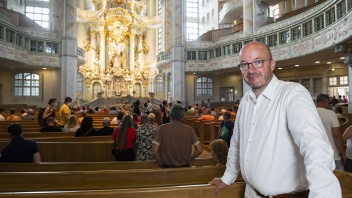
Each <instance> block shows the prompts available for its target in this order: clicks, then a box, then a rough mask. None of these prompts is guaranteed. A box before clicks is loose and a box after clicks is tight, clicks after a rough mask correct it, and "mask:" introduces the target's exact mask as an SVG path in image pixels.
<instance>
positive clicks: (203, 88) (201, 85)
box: [196, 77, 213, 97]
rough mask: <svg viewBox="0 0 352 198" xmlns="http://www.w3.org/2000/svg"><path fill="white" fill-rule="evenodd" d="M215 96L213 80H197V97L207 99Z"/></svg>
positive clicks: (204, 78) (202, 78)
mask: <svg viewBox="0 0 352 198" xmlns="http://www.w3.org/2000/svg"><path fill="white" fill-rule="evenodd" d="M212 95H213V80H212V79H211V78H207V77H200V78H197V82H196V96H198V97H202V96H203V97H206V96H212Z"/></svg>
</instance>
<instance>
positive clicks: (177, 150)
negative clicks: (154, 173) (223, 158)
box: [153, 105, 203, 168]
mask: <svg viewBox="0 0 352 198" xmlns="http://www.w3.org/2000/svg"><path fill="white" fill-rule="evenodd" d="M184 113H185V111H184V110H183V107H182V106H181V105H174V106H173V107H172V109H171V111H170V119H171V123H167V124H163V125H160V126H159V128H158V131H157V133H156V135H155V137H154V140H153V144H154V146H153V156H154V158H155V160H156V161H157V162H158V164H159V166H160V167H162V168H177V167H189V163H190V162H191V161H192V160H194V159H196V158H197V157H198V156H199V155H200V154H201V153H202V152H203V148H202V144H201V143H200V142H199V140H198V137H197V135H196V133H195V132H194V130H193V128H192V127H190V126H187V125H185V124H182V120H183V116H184ZM192 147H194V151H193V153H192Z"/></svg>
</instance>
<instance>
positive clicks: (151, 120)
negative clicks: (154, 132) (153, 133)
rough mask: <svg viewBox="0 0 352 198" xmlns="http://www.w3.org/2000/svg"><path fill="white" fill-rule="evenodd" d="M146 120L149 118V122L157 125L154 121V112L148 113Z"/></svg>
mask: <svg viewBox="0 0 352 198" xmlns="http://www.w3.org/2000/svg"><path fill="white" fill-rule="evenodd" d="M141 120H142V119H141ZM148 120H149V124H152V125H155V126H156V127H158V126H159V125H158V123H156V122H155V114H154V113H149V115H148Z"/></svg>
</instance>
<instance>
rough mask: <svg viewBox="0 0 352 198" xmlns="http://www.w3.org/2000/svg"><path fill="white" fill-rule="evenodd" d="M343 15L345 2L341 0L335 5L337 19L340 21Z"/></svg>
mask: <svg viewBox="0 0 352 198" xmlns="http://www.w3.org/2000/svg"><path fill="white" fill-rule="evenodd" d="M345 14H346V1H345V0H343V1H341V2H340V3H338V4H337V5H336V15H337V19H340V18H341V17H342V16H343V15H345Z"/></svg>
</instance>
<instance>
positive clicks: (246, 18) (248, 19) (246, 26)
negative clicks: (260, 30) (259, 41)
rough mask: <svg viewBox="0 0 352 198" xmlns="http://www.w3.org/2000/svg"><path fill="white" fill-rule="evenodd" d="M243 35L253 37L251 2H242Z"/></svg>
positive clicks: (250, 0)
mask: <svg viewBox="0 0 352 198" xmlns="http://www.w3.org/2000/svg"><path fill="white" fill-rule="evenodd" d="M243 34H244V36H252V35H253V0H243Z"/></svg>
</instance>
